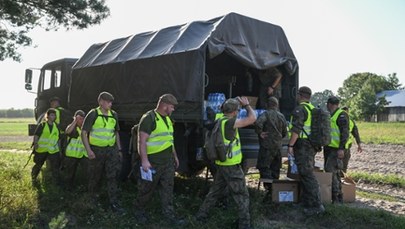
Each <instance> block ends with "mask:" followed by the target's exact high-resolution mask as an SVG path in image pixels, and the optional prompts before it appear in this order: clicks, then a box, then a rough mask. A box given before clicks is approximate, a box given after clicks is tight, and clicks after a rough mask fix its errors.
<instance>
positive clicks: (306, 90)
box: [298, 86, 312, 96]
mask: <svg viewBox="0 0 405 229" xmlns="http://www.w3.org/2000/svg"><path fill="white" fill-rule="evenodd" d="M298 93H299V94H306V95H309V96H311V95H312V91H311V88H309V87H307V86H302V87H300V88H299V89H298Z"/></svg>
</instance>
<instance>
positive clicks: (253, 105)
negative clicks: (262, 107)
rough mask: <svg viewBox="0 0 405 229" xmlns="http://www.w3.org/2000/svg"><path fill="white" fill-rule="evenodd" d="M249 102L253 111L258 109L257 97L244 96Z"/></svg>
mask: <svg viewBox="0 0 405 229" xmlns="http://www.w3.org/2000/svg"><path fill="white" fill-rule="evenodd" d="M244 97H246V98H247V99H248V100H249V104H250V106H251V107H252V108H253V109H256V104H257V97H254V96H244Z"/></svg>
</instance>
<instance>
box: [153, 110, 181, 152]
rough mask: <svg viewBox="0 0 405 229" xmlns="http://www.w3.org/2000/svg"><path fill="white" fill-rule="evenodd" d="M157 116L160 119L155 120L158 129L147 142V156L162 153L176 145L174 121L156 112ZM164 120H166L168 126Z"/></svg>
mask: <svg viewBox="0 0 405 229" xmlns="http://www.w3.org/2000/svg"><path fill="white" fill-rule="evenodd" d="M153 112H155V111H153ZM155 115H156V116H157V117H158V118H157V119H155V122H156V128H155V129H154V130H153V131H152V133H150V135H149V138H148V139H147V140H146V152H147V154H155V153H160V152H162V151H163V150H165V149H167V148H169V147H172V146H173V144H174V137H173V131H174V129H173V123H172V121H171V120H170V118H169V117H167V116H165V117H162V116H161V115H160V114H159V112H155ZM163 119H165V120H166V123H167V125H166V123H165V121H163Z"/></svg>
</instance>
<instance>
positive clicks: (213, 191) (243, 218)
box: [196, 97, 256, 228]
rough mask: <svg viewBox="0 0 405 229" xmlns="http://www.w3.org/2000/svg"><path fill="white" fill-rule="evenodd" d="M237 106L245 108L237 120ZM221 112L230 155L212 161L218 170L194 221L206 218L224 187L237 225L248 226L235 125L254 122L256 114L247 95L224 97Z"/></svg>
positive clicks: (248, 220) (246, 191)
mask: <svg viewBox="0 0 405 229" xmlns="http://www.w3.org/2000/svg"><path fill="white" fill-rule="evenodd" d="M240 105H242V107H244V108H246V109H247V111H248V116H247V117H246V118H244V119H236V117H237V115H238V112H239V110H240ZM222 111H223V113H224V117H226V118H225V119H223V120H222V124H221V131H222V134H223V136H224V143H225V144H229V143H230V142H231V141H232V144H231V152H232V156H230V157H229V156H228V157H227V159H226V160H225V161H224V162H221V161H219V160H217V161H215V164H216V165H217V172H216V173H215V176H214V184H213V185H212V186H211V188H210V191H209V192H208V194H207V196H206V197H205V200H204V202H203V204H202V206H201V207H200V209H199V211H198V213H197V215H196V220H197V221H200V222H203V221H205V220H206V219H207V218H208V212H209V210H210V208H211V207H213V206H214V205H215V204H216V202H217V200H218V198H220V197H222V195H223V192H224V190H225V189H228V191H229V193H230V194H231V196H232V197H233V199H234V200H235V202H236V204H237V205H238V212H239V213H238V216H239V228H250V226H251V225H250V213H249V192H248V190H247V187H246V182H245V174H244V173H243V170H242V167H241V165H240V163H241V161H242V152H241V144H240V138H239V132H238V128H241V127H245V126H249V125H251V124H253V123H254V122H255V121H256V114H255V113H254V111H253V109H252V107H251V106H250V105H249V101H248V99H247V98H246V97H242V98H239V97H237V99H228V100H226V101H225V102H224V103H223V105H222Z"/></svg>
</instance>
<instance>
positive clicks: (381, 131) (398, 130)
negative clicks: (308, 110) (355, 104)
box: [0, 118, 405, 144]
mask: <svg viewBox="0 0 405 229" xmlns="http://www.w3.org/2000/svg"><path fill="white" fill-rule="evenodd" d="M33 123H35V120H34V119H32V118H18V119H10V118H0V138H1V136H27V135H28V124H33ZM357 126H358V128H359V132H360V136H361V140H362V142H364V143H374V144H405V122H395V123H388V122H382V123H370V122H357Z"/></svg>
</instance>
